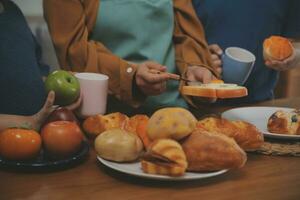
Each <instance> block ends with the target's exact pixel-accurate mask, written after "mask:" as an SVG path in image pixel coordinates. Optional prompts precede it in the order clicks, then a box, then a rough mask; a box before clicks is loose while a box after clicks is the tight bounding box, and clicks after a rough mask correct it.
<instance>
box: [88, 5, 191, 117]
mask: <svg viewBox="0 0 300 200" xmlns="http://www.w3.org/2000/svg"><path fill="white" fill-rule="evenodd" d="M99 9H100V10H99V12H98V16H97V21H96V25H95V27H94V30H93V34H92V36H91V39H92V40H96V41H100V42H101V43H103V44H104V45H105V46H106V47H107V48H108V49H109V50H110V51H112V52H113V53H114V54H116V55H118V56H120V57H121V58H123V59H125V60H127V61H131V62H136V63H141V62H144V61H147V60H152V61H156V62H158V63H160V64H162V65H165V66H167V68H168V69H167V70H168V72H171V73H176V72H177V70H176V67H175V52H174V46H173V42H172V36H173V29H174V16H173V1H172V0H101V1H100V6H99ZM178 87H179V83H178V82H177V81H168V82H167V91H166V92H164V93H163V94H161V95H158V96H149V97H147V99H146V101H145V103H143V105H142V109H143V110H144V111H146V112H153V111H155V110H157V109H159V108H162V107H169V106H180V107H185V108H187V107H188V106H187V103H186V102H185V101H184V99H183V98H182V97H181V96H180V94H179V92H178ZM108 103H109V102H108Z"/></svg>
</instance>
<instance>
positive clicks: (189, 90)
mask: <svg viewBox="0 0 300 200" xmlns="http://www.w3.org/2000/svg"><path fill="white" fill-rule="evenodd" d="M181 93H182V94H184V95H190V96H199V97H209V98H220V99H227V98H238V97H244V96H247V95H248V90H247V88H246V87H243V86H238V85H237V84H228V83H208V84H202V85H189V86H183V87H182V89H181Z"/></svg>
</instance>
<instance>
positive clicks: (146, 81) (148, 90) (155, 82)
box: [135, 61, 170, 96]
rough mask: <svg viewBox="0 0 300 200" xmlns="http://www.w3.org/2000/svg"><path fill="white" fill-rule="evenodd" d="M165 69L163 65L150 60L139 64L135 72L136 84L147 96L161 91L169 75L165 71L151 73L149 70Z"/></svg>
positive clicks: (159, 70) (163, 89) (164, 88)
mask: <svg viewBox="0 0 300 200" xmlns="http://www.w3.org/2000/svg"><path fill="white" fill-rule="evenodd" d="M166 69H167V68H166V67H165V66H163V65H161V64H158V63H156V62H152V61H147V62H143V63H141V64H139V66H138V67H137V72H136V74H135V82H136V85H137V86H138V88H139V89H140V90H141V91H142V92H143V93H144V94H145V95H147V96H151V95H159V94H161V93H163V92H164V91H165V90H166V82H167V80H168V79H169V78H170V77H169V75H168V74H167V73H153V72H151V70H154V71H158V72H165V71H166Z"/></svg>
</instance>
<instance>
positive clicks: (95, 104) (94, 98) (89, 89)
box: [75, 72, 109, 118]
mask: <svg viewBox="0 0 300 200" xmlns="http://www.w3.org/2000/svg"><path fill="white" fill-rule="evenodd" d="M75 77H76V78H77V79H78V81H79V83H80V90H81V95H82V102H81V106H80V108H79V115H80V116H81V117H83V118H86V117H89V116H92V115H96V114H105V112H106V103H107V92H108V79H109V77H108V76H106V75H104V74H97V73H87V72H83V73H76V74H75Z"/></svg>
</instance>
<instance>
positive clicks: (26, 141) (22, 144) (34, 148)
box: [0, 128, 42, 160]
mask: <svg viewBox="0 0 300 200" xmlns="http://www.w3.org/2000/svg"><path fill="white" fill-rule="evenodd" d="M41 144H42V140H41V136H40V134H39V133H37V132H36V131H34V130H28V129H21V128H9V129H5V130H4V131H2V132H1V133H0V155H1V156H3V157H4V158H6V159H10V160H27V159H32V158H34V157H36V156H37V155H38V153H39V151H40V149H41Z"/></svg>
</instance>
